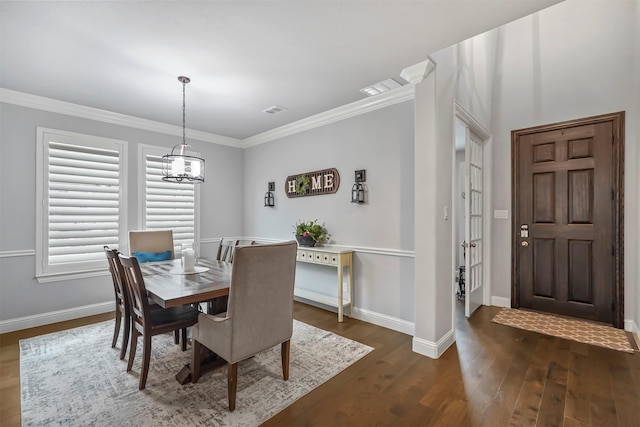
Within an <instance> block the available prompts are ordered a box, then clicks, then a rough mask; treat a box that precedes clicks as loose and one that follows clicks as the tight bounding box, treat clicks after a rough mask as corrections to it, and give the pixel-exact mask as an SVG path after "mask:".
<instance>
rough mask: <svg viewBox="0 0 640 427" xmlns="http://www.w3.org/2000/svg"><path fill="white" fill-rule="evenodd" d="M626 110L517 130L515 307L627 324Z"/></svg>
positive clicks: (514, 147) (513, 136)
mask: <svg viewBox="0 0 640 427" xmlns="http://www.w3.org/2000/svg"><path fill="white" fill-rule="evenodd" d="M623 126H624V112H621V113H615V114H609V115H604V116H598V117H590V118H586V119H581V120H575V121H571V122H564V123H558V124H553V125H546V126H539V127H535V128H529V129H522V130H516V131H512V134H511V142H512V156H513V204H514V206H513V212H514V214H513V252H512V253H513V266H512V275H513V280H512V283H513V289H512V306H513V307H522V308H529V309H533V310H539V311H546V312H552V313H557V314H563V315H568V316H573V317H580V318H584V319H590V320H596V321H599V322H604V323H609V324H612V325H614V326H616V327H618V328H622V326H623V321H624V320H623V283H622V262H623V258H622V203H623V200H622V194H623V192H622V176H623V175H622V168H623V153H624V141H623V137H622V135H623Z"/></svg>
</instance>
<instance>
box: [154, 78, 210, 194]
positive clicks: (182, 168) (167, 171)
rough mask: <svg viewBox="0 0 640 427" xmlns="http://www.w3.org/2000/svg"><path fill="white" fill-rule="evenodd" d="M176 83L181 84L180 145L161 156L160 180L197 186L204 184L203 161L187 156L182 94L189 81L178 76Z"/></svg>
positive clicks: (183, 96)
mask: <svg viewBox="0 0 640 427" xmlns="http://www.w3.org/2000/svg"><path fill="white" fill-rule="evenodd" d="M178 81H179V82H181V83H182V144H178V145H175V146H174V147H173V148H172V149H171V154H167V155H164V156H162V180H163V181H170V182H180V183H183V182H186V183H196V184H199V183H201V182H204V159H203V158H201V157H197V156H195V155H190V154H187V147H191V146H190V145H188V144H187V131H186V130H187V128H186V121H185V95H184V94H185V86H186V85H187V83H189V82H190V81H191V79H190V78H189V77H185V76H180V77H178ZM176 151H177V153H176Z"/></svg>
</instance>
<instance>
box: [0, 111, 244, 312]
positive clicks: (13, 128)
mask: <svg viewBox="0 0 640 427" xmlns="http://www.w3.org/2000/svg"><path fill="white" fill-rule="evenodd" d="M0 108H1V111H0V128H1V130H0V321H6V320H9V319H16V318H21V317H38V316H41V315H44V314H46V313H50V312H55V311H59V310H70V311H73V310H76V309H79V308H81V307H85V306H92V305H95V304H102V303H105V302H112V301H113V287H112V284H111V278H110V276H107V274H106V261H105V275H103V276H100V277H93V278H86V279H77V280H67V281H60V282H53V283H42V284H39V283H37V282H36V280H35V279H34V275H35V206H36V200H35V188H36V184H35V176H36V174H35V171H34V166H35V164H36V159H35V153H36V127H37V126H43V127H48V128H53V129H58V130H65V131H70V132H78V133H83V134H89V135H96V136H102V137H109V138H116V139H120V140H125V141H128V156H129V157H128V159H129V160H128V166H129V171H128V173H129V186H128V190H127V191H128V202H129V203H128V224H127V227H128V229H136V228H138V214H139V213H138V206H139V203H138V186H137V179H138V174H137V171H138V169H139V167H140V165H141V164H142V163H141V160H140V159H138V158H137V156H138V144H150V145H157V146H164V147H167V148H168V149H170V147H172V146H173V145H175V144H179V143H180V142H181V138H179V137H174V136H169V135H165V134H160V133H155V132H149V131H143V130H138V129H133V128H129V127H124V126H117V125H112V124H107V123H102V122H98V121H93V120H87V119H81V118H77V117H71V116H66V115H62V114H55V113H51V112H47V111H42V110H36V109H31V108H26V107H21V106H16V105H11V104H6V103H1V104H0ZM188 142H189V143H190V144H191V145H193V146H194V148H195V150H197V151H200V152H201V153H202V155H203V156H204V157H205V159H206V182H205V183H204V184H202V185H201V187H200V191H201V197H200V201H201V219H200V235H201V236H202V239H203V240H205V242H206V241H211V242H213V241H214V240H215V238H217V237H219V236H222V235H241V234H242V211H243V201H242V191H243V179H244V169H243V151H242V150H241V149H238V148H233V147H226V146H220V145H213V144H210V143H203V142H199V141H188ZM125 243H126V242H125ZM210 245H213V243H204V244H203V246H210Z"/></svg>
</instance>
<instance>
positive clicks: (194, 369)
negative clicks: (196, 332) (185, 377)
mask: <svg viewBox="0 0 640 427" xmlns="http://www.w3.org/2000/svg"><path fill="white" fill-rule="evenodd" d="M199 379H200V342H198V341H196V340H195V339H193V338H192V339H191V382H192V383H193V384H195V383H197V382H198V380H199Z"/></svg>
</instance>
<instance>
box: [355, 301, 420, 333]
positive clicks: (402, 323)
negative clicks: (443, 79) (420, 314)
mask: <svg viewBox="0 0 640 427" xmlns="http://www.w3.org/2000/svg"><path fill="white" fill-rule="evenodd" d="M353 318H354V319H358V320H362V321H364V322H367V323H372V324H374V325H377V326H382V327H383V328H387V329H392V330H394V331H398V332H402V333H403V334H407V335H412V336H413V334H414V333H415V323H413V322H409V321H407V320H402V319H398V318H397V317H392V316H387V315H386V314H381V313H376V312H375V311H370V310H366V309H364V308H359V307H354V308H353Z"/></svg>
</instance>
